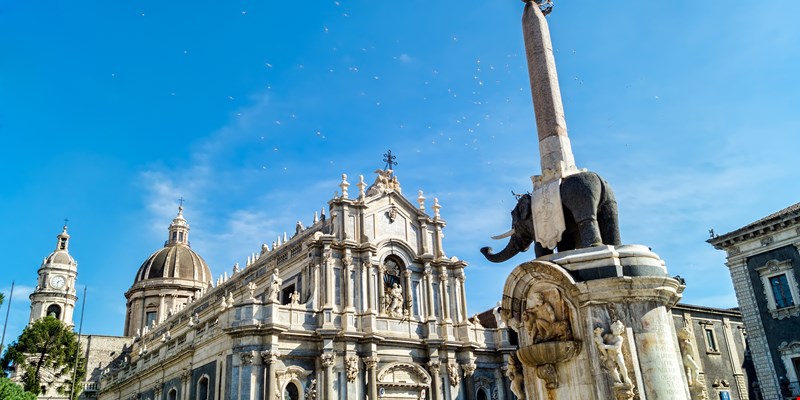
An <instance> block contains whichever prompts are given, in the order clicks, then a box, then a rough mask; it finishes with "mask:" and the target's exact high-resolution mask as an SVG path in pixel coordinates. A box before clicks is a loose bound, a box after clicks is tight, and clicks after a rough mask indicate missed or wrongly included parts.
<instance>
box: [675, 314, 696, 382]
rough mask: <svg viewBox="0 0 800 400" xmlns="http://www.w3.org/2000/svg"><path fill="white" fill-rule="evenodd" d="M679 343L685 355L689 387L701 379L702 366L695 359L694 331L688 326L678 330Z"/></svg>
mask: <svg viewBox="0 0 800 400" xmlns="http://www.w3.org/2000/svg"><path fill="white" fill-rule="evenodd" d="M678 344H679V346H680V349H681V355H682V356H683V368H684V371H685V372H686V383H687V384H688V385H689V387H692V386H695V385H696V384H697V383H698V380H699V379H700V366H699V365H697V362H695V361H694V345H693V344H692V333H691V332H690V331H689V329H688V328H682V329H681V330H679V331H678Z"/></svg>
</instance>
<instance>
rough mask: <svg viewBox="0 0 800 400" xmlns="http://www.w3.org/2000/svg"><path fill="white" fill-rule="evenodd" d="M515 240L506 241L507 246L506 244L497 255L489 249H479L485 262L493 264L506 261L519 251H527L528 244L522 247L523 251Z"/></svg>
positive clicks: (513, 238)
mask: <svg viewBox="0 0 800 400" xmlns="http://www.w3.org/2000/svg"><path fill="white" fill-rule="evenodd" d="M515 239H516V238H515V237H512V238H511V240H509V241H508V244H506V247H505V248H504V249H503V250H500V252H498V253H493V252H492V248H491V247H483V248H481V253H483V256H484V257H486V259H487V260H489V261H491V262H493V263H501V262H505V261H508V260H509V259H510V258H511V257H514V256H515V255H517V254H519V252H520V251H525V250H528V246H530V242H529V243H527V245H526V246H523V247H524V249H521V248H520V246H519V245H517V244H516V241H515Z"/></svg>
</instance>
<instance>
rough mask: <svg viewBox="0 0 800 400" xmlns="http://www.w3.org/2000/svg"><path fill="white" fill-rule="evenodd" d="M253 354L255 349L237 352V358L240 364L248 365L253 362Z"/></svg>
mask: <svg viewBox="0 0 800 400" xmlns="http://www.w3.org/2000/svg"><path fill="white" fill-rule="evenodd" d="M254 355H255V351H245V352H243V353H239V359H240V360H241V362H242V364H244V365H249V364H252V363H253V356H254Z"/></svg>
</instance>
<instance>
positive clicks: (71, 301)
mask: <svg viewBox="0 0 800 400" xmlns="http://www.w3.org/2000/svg"><path fill="white" fill-rule="evenodd" d="M57 238H58V241H57V242H56V249H55V250H54V251H53V252H52V253H50V255H49V256H47V257H45V259H44V261H42V265H41V266H40V267H39V281H38V283H37V285H36V290H34V291H33V293H31V295H30V299H31V316H30V320H29V323H32V322H34V321H36V320H38V319H40V318H44V317H45V316H48V315H49V316H52V317H55V318H57V319H59V320H61V321H62V322H64V324H66V325H68V326H74V325H75V324H74V323H73V322H72V314H73V312H74V310H75V302H76V301H77V300H78V297H77V296H76V291H75V281H76V279H77V277H78V263H77V262H75V259H74V258H72V256H71V255H70V254H69V234H68V233H67V226H66V225H64V230H63V231H62V232H61V233H60V234H58V236H57Z"/></svg>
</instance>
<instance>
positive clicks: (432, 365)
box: [428, 360, 442, 375]
mask: <svg viewBox="0 0 800 400" xmlns="http://www.w3.org/2000/svg"><path fill="white" fill-rule="evenodd" d="M441 365H442V364H441V363H440V362H439V360H431V361H428V369H429V370H430V371H431V374H433V375H439V369H440V368H441Z"/></svg>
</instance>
